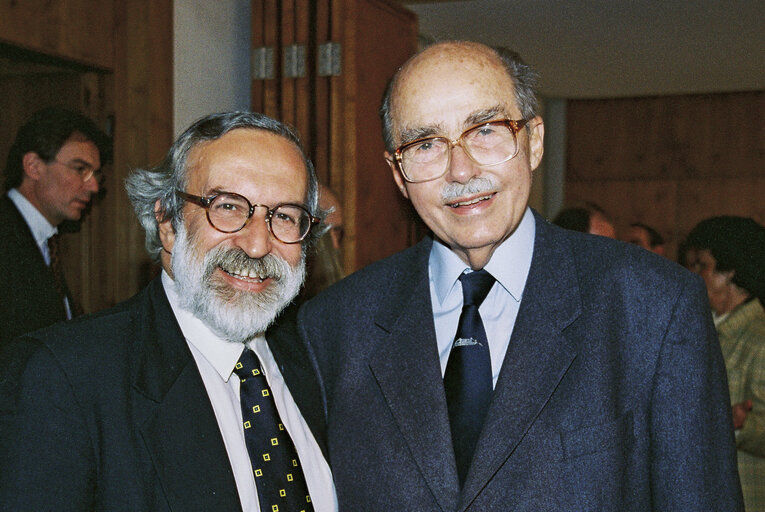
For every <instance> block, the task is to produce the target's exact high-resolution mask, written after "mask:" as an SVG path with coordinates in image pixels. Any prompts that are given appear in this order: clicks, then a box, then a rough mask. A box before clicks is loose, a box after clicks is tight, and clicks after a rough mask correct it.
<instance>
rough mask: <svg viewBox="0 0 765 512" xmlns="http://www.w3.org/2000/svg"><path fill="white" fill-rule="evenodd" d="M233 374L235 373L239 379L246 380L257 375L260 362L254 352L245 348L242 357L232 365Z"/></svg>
mask: <svg viewBox="0 0 765 512" xmlns="http://www.w3.org/2000/svg"><path fill="white" fill-rule="evenodd" d="M234 373H236V374H237V375H238V376H239V378H240V379H247V378H249V377H253V376H255V375H259V374H260V361H259V360H258V356H257V355H256V354H255V352H253V351H252V350H250V349H249V348H245V349H244V351H243V352H242V355H241V356H239V361H237V363H236V365H234Z"/></svg>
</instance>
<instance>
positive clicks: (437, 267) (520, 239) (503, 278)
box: [429, 208, 536, 303]
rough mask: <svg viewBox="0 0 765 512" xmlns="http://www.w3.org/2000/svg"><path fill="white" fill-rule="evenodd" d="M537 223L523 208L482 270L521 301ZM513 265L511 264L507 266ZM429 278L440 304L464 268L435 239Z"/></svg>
mask: <svg viewBox="0 0 765 512" xmlns="http://www.w3.org/2000/svg"><path fill="white" fill-rule="evenodd" d="M535 232H536V221H535V220H534V214H533V213H532V212H531V209H530V208H526V212H525V213H524V214H523V218H522V219H521V222H520V224H518V227H517V228H516V230H515V231H514V232H513V233H512V234H511V235H510V237H508V239H507V240H505V241H504V242H502V244H501V245H500V246H499V247H497V248H496V249H495V250H494V254H492V256H491V259H490V260H489V262H488V263H487V264H486V266H485V267H484V268H485V269H486V270H487V271H488V272H489V273H490V274H491V275H492V276H494V279H496V280H497V282H498V283H499V284H500V285H502V287H503V288H504V289H505V290H507V292H508V293H509V294H510V295H511V296H512V297H513V299H515V301H516V302H520V300H521V295H522V294H523V288H524V287H525V286H526V278H527V277H528V275H529V268H531V257H532V254H533V252H534V235H535ZM508 262H512V265H508ZM429 266H430V279H431V281H433V284H434V287H435V291H436V295H437V296H438V300H439V302H441V303H443V302H444V300H445V299H446V297H447V296H448V295H449V292H450V291H451V290H452V289H453V288H454V286H455V285H456V283H457V279H458V278H459V276H460V274H462V272H464V271H465V269H466V268H467V265H466V264H465V262H464V261H462V260H461V259H460V258H459V256H457V255H456V254H455V253H454V252H453V251H452V250H451V249H449V248H448V247H447V246H446V245H444V244H443V243H442V242H440V241H438V240H435V241H434V242H433V246H432V248H431V250H430V260H429Z"/></svg>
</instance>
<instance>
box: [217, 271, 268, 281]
mask: <svg viewBox="0 0 765 512" xmlns="http://www.w3.org/2000/svg"><path fill="white" fill-rule="evenodd" d="M221 270H223V271H224V272H226V273H227V274H229V275H231V276H234V277H237V278H239V279H254V280H257V281H259V282H263V280H264V279H265V277H262V276H259V275H258V274H257V272H255V271H253V270H243V269H236V270H234V269H225V268H221Z"/></svg>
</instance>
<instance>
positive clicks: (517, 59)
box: [380, 41, 539, 153]
mask: <svg viewBox="0 0 765 512" xmlns="http://www.w3.org/2000/svg"><path fill="white" fill-rule="evenodd" d="M440 44H457V45H475V46H478V44H477V43H473V42H469V41H451V42H446V43H435V45H440ZM431 46H434V45H430V46H428V47H426V48H424V49H422V50H420V51H419V52H418V53H417V54H416V55H414V56H413V57H411V58H410V59H409V60H408V61H407V62H406V63H405V64H404V65H403V66H401V67H400V68H399V69H398V70H397V71H396V73H395V74H394V75H393V78H391V80H390V82H388V86H387V87H386V88H385V94H384V95H383V101H382V105H381V106H380V118H381V120H382V131H383V141H384V143H385V149H386V150H387V151H388V152H389V153H392V152H393V151H395V150H396V142H395V141H394V140H393V118H392V113H391V110H392V105H391V102H392V96H393V91H394V89H395V88H396V83H397V82H398V80H399V76H400V75H401V72H402V70H404V69H405V68H406V67H407V64H408V63H409V62H411V61H412V59H414V58H415V57H417V55H420V54H421V53H422V52H423V51H426V50H427V49H428V48H430V47H431ZM481 46H483V45H481ZM485 48H486V49H487V50H488V51H493V53H494V54H496V56H497V58H498V59H499V60H500V61H502V64H503V65H504V67H505V70H506V71H507V74H508V75H510V78H512V80H513V84H514V85H515V88H514V89H515V90H514V93H515V102H516V104H517V105H518V108H519V109H520V111H521V115H522V116H523V119H526V120H530V119H533V118H534V117H536V116H538V115H539V101H538V99H537V94H536V87H537V82H538V81H539V75H538V74H537V72H536V71H534V69H533V68H532V67H531V66H529V65H528V64H526V63H525V62H524V61H523V59H522V58H521V56H520V55H519V54H518V53H517V52H514V51H513V50H510V49H509V48H504V47H496V48H489V47H485ZM526 129H527V130H529V129H530V127H529V125H528V124H527V125H526Z"/></svg>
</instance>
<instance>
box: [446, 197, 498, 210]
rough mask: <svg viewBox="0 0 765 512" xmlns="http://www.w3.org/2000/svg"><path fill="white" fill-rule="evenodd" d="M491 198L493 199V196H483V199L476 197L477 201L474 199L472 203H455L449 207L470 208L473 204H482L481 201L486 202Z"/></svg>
mask: <svg viewBox="0 0 765 512" xmlns="http://www.w3.org/2000/svg"><path fill="white" fill-rule="evenodd" d="M490 197H491V195H488V196H483V197H476V198H475V199H472V200H470V201H463V202H460V203H453V204H451V205H449V206H451V207H452V208H457V207H459V206H469V205H471V204H476V203H480V202H481V201H485V200H486V199H489V198H490Z"/></svg>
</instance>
